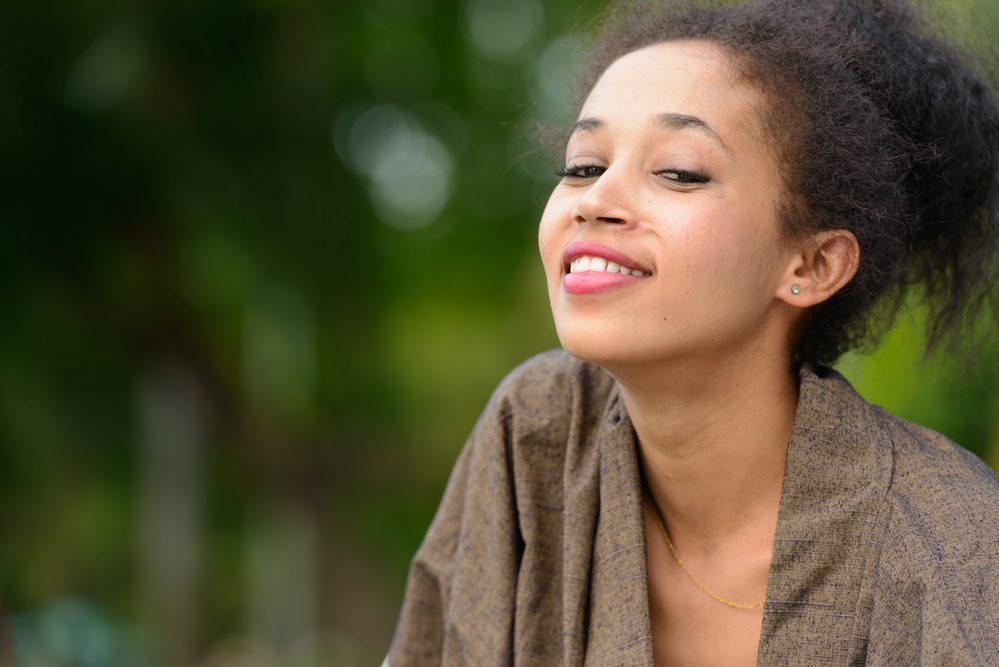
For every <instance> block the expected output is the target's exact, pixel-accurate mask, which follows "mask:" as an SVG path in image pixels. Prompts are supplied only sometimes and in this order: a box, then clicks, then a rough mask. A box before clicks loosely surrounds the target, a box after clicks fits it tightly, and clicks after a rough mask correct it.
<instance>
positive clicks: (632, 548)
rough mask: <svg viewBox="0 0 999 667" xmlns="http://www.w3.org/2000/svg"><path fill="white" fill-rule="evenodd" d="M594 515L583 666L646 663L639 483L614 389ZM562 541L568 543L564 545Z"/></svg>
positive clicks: (648, 646) (601, 445) (627, 423)
mask: <svg viewBox="0 0 999 667" xmlns="http://www.w3.org/2000/svg"><path fill="white" fill-rule="evenodd" d="M595 449H596V451H597V452H598V453H599V474H598V477H597V480H596V482H597V483H596V486H597V487H598V488H597V489H594V490H595V491H597V492H598V493H599V508H598V509H599V511H598V519H597V525H596V536H595V538H594V543H593V556H592V558H593V563H592V567H591V572H592V574H591V578H590V582H589V583H590V593H589V596H590V597H589V636H588V638H587V647H586V661H585V664H586V665H588V666H591V667H597V666H598V665H599V666H601V667H604V666H606V667H609V666H611V665H642V664H652V632H651V626H650V622H649V591H648V570H647V567H646V562H645V526H644V523H643V520H642V501H641V481H640V478H639V473H638V459H637V452H636V449H635V435H634V429H633V428H632V425H631V420H630V419H629V418H628V415H627V413H626V411H625V409H624V406H623V404H622V402H621V400H620V395H619V393H618V391H617V390H616V389H615V391H614V393H613V394H612V396H611V400H610V401H609V402H608V409H607V411H606V413H605V416H604V422H603V424H602V428H601V431H600V434H599V437H598V440H597V447H596V448H595ZM567 542H568V540H567Z"/></svg>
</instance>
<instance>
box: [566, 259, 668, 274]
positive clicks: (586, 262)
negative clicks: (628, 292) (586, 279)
mask: <svg viewBox="0 0 999 667" xmlns="http://www.w3.org/2000/svg"><path fill="white" fill-rule="evenodd" d="M584 271H593V272H596V273H620V274H621V275H624V276H651V275H652V274H651V273H647V272H645V271H641V270H639V269H629V268H628V267H626V266H621V265H620V264H617V263H616V262H608V261H607V260H606V259H604V258H603V257H591V256H589V255H583V256H582V257H577V258H576V259H574V260H572V264H570V265H569V273H582V272H584Z"/></svg>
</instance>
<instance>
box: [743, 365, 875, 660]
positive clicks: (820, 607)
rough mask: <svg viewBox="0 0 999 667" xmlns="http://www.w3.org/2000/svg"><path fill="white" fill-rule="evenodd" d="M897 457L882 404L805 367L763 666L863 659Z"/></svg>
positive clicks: (770, 584) (787, 474)
mask: <svg viewBox="0 0 999 667" xmlns="http://www.w3.org/2000/svg"><path fill="white" fill-rule="evenodd" d="M891 457H892V453H891V437H890V433H889V432H888V431H887V429H886V428H885V426H884V422H883V419H882V418H881V416H880V415H879V414H878V413H877V409H876V408H873V407H872V406H870V405H868V404H867V403H866V402H865V401H864V400H863V399H862V398H860V396H858V395H857V394H856V393H855V392H854V391H853V389H852V388H851V387H850V385H849V384H848V383H847V382H846V380H844V379H843V377H842V376H840V375H839V374H838V373H836V372H835V371H829V370H826V371H824V377H820V376H819V375H817V374H816V372H815V371H814V370H813V369H811V368H805V369H803V370H802V373H801V390H800V397H799V401H798V410H797V412H796V414H795V419H794V428H793V431H792V434H791V440H790V442H789V444H788V451H787V463H786V467H785V471H784V487H783V491H782V494H781V504H780V513H779V515H778V519H777V532H776V535H775V537H774V546H773V557H772V559H771V562H770V572H769V575H768V581H767V603H766V606H765V609H764V616H763V631H762V635H761V638H760V649H759V654H758V662H757V664H758V665H761V666H762V665H815V664H819V663H821V664H822V665H823V666H824V667H834V666H838V665H854V664H863V662H864V656H865V653H866V641H867V630H866V628H867V627H868V625H869V619H868V616H869V613H870V595H871V593H870V591H869V590H866V589H865V587H864V582H865V578H866V580H867V581H870V578H869V577H866V575H867V574H868V573H870V572H871V570H872V569H873V568H876V567H877V564H878V559H879V558H880V552H881V545H880V544H879V542H878V541H879V539H880V535H883V534H884V530H885V526H886V523H887V520H888V516H887V511H886V505H885V495H886V493H887V490H888V485H889V482H890V479H891V472H892V464H891Z"/></svg>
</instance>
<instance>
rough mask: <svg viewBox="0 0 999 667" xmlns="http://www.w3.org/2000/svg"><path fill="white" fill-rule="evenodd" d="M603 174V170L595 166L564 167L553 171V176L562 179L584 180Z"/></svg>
mask: <svg viewBox="0 0 999 667" xmlns="http://www.w3.org/2000/svg"><path fill="white" fill-rule="evenodd" d="M602 173H604V168H603V167H599V166H597V165H595V164H581V165H568V164H567V165H566V166H565V167H559V168H558V169H556V170H555V174H556V175H557V176H560V177H562V178H571V179H579V180H585V179H589V178H597V177H598V176H600V174H602Z"/></svg>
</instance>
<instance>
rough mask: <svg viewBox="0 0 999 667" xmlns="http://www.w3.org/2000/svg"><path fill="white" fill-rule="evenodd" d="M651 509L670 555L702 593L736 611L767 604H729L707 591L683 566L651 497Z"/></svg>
mask: <svg viewBox="0 0 999 667" xmlns="http://www.w3.org/2000/svg"><path fill="white" fill-rule="evenodd" d="M649 507H651V508H652V516H654V517H655V518H656V523H657V524H659V530H661V531H662V532H663V537H665V538H666V546H668V547H669V550H670V553H672V554H673V558H675V559H676V562H677V563H679V564H680V567H682V568H683V571H684V572H686V573H687V576H688V577H690V580H691V581H693V582H694V583H695V584H697V587H698V588H700V589H701V590H702V591H704V592H705V593H707V594H708V595H710V596H711V597H713V598H714V599H716V600H718V601H719V602H721V603H722V604H727V605H728V606H729V607H735V608H736V609H756V608H757V607H762V606H763V605H764V604H765V603H766V601H767V599H766V598H763V601H762V602H759V603H758V604H753V605H748V604H736V603H734V602H729V601H728V600H726V599H724V598H720V597H718V596H717V595H715V594H714V593H712V592H711V591H709V590H708V589H706V588H705V587H704V586H703V585H702V584H701V582H699V581H698V580H697V579H696V578H695V577H694V575H692V574H691V573H690V570H688V569H687V566H686V565H684V564H683V561H682V560H680V557H679V556H677V555H676V549H674V548H673V543H672V542H670V541H669V534H667V532H666V526H664V525H663V520H662V519H660V518H659V512H657V511H656V504H655V503H654V502H653V501H652V498H651V497H650V498H649Z"/></svg>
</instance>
